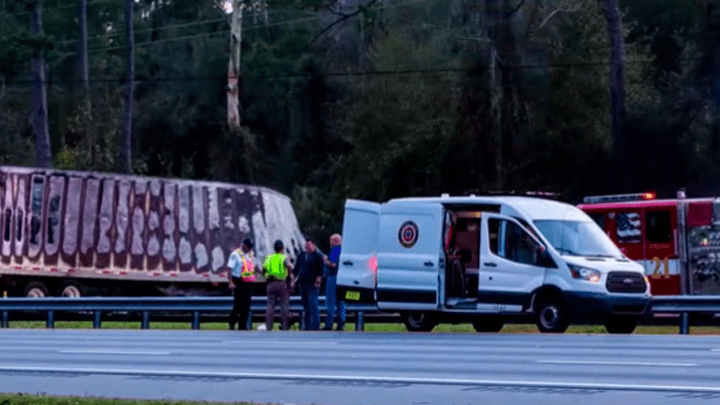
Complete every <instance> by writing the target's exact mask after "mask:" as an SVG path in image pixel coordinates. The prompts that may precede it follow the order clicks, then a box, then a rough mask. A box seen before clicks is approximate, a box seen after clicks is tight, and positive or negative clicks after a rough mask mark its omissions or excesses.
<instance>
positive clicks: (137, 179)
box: [0, 166, 304, 297]
mask: <svg viewBox="0 0 720 405" xmlns="http://www.w3.org/2000/svg"><path fill="white" fill-rule="evenodd" d="M0 204H1V205H0V206H1V207H2V215H0V232H2V235H1V236H2V237H1V238H0V252H1V256H0V284H2V286H3V289H4V291H6V292H7V293H8V294H10V295H24V296H33V297H40V296H50V295H55V296H70V297H76V296H83V295H131V296H132V295H215V294H224V293H227V273H226V272H227V268H226V263H227V259H228V257H229V255H230V253H231V252H232V251H233V250H234V249H236V248H237V247H238V246H239V245H240V243H241V241H242V240H243V239H244V238H250V239H251V240H253V241H254V243H255V249H254V252H255V255H256V257H257V261H258V263H260V262H261V261H262V260H263V259H264V257H265V256H266V255H268V254H270V253H272V246H273V243H274V241H275V240H277V239H280V240H282V241H283V243H284V244H285V246H286V247H287V250H288V253H289V254H290V255H297V254H298V253H299V252H300V250H301V248H302V246H303V244H304V239H303V236H302V234H301V232H300V229H299V226H298V222H297V219H296V217H295V213H294V211H293V209H292V206H291V204H290V199H289V198H288V197H287V196H285V195H283V194H280V193H278V192H276V191H273V190H270V189H267V188H264V187H257V186H248V185H241V184H228V183H220V182H209V181H193V180H176V179H163V178H153V177H143V176H127V175H118V174H105V173H95V172H79V171H64V170H45V169H37V168H22V167H8V166H0ZM263 282H264V280H263V279H262V278H259V279H258V283H259V284H262V283H263ZM258 287H259V286H258Z"/></svg>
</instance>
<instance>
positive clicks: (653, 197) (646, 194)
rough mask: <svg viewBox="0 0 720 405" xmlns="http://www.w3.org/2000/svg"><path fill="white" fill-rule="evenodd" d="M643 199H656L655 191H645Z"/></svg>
mask: <svg viewBox="0 0 720 405" xmlns="http://www.w3.org/2000/svg"><path fill="white" fill-rule="evenodd" d="M643 199H645V200H654V199H655V193H645V194H643Z"/></svg>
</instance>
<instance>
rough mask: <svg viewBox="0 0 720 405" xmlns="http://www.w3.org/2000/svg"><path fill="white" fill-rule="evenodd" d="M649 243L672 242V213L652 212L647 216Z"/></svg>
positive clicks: (646, 224)
mask: <svg viewBox="0 0 720 405" xmlns="http://www.w3.org/2000/svg"><path fill="white" fill-rule="evenodd" d="M645 226H646V228H647V240H648V242H655V243H662V242H670V241H672V229H670V213H669V212H667V211H654V212H653V211H650V212H648V213H647V214H645Z"/></svg>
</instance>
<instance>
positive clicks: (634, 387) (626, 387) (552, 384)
mask: <svg viewBox="0 0 720 405" xmlns="http://www.w3.org/2000/svg"><path fill="white" fill-rule="evenodd" d="M0 372H39V373H75V374H102V375H126V376H127V375H133V376H136V375H141V376H162V377H200V378H208V377H215V378H222V377H224V378H246V379H263V380H271V379H274V380H278V379H279V380H307V381H317V380H324V381H355V382H372V383H399V384H425V385H464V386H468V385H469V386H473V385H474V386H510V387H544V388H575V389H604V390H622V391H664V392H665V391H669V392H703V393H718V394H720V386H702V385H696V386H692V385H652V384H615V383H581V382H564V381H526V380H472V379H457V378H421V377H415V378H413V377H370V376H357V375H324V374H275V373H271V374H270V373H243V372H229V371H225V372H223V371H218V372H214V371H186V370H157V369H156V370H143V369H111V368H83V367H79V368H69V367H67V368H55V367H0Z"/></svg>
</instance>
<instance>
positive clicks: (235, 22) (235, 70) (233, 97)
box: [227, 0, 245, 128]
mask: <svg viewBox="0 0 720 405" xmlns="http://www.w3.org/2000/svg"><path fill="white" fill-rule="evenodd" d="M244 7H245V4H243V2H242V0H233V10H232V17H231V18H232V20H231V21H230V60H229V62H228V84H227V110H228V125H229V126H230V128H240V121H241V116H242V107H241V106H240V100H239V94H240V84H241V80H240V51H241V49H240V48H241V46H242V18H243V8H244Z"/></svg>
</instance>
